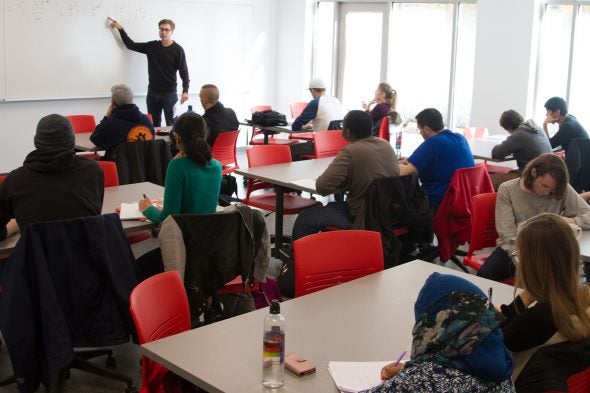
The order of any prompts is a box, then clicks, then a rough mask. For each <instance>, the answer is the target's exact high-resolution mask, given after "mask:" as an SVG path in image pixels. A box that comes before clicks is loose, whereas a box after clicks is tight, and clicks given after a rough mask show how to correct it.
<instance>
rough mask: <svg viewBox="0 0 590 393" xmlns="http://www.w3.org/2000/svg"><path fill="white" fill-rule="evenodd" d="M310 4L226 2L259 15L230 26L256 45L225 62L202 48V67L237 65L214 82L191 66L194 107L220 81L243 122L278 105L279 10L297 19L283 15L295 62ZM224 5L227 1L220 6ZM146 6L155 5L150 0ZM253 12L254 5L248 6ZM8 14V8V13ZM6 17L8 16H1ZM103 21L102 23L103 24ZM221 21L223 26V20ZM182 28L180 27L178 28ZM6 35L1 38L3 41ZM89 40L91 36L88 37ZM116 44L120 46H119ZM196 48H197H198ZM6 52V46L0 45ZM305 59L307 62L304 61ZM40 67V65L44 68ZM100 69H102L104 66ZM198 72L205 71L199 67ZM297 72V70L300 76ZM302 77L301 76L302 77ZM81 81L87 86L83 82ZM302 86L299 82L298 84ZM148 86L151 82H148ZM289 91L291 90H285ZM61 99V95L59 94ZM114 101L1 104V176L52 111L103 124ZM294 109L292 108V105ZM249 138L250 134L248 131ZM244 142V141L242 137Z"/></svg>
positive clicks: (141, 99)
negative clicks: (260, 107) (253, 110)
mask: <svg viewBox="0 0 590 393" xmlns="http://www.w3.org/2000/svg"><path fill="white" fill-rule="evenodd" d="M190 1H194V2H203V3H207V5H208V6H212V5H213V6H214V5H215V2H212V1H202V0H190ZM306 1H308V0H291V1H282V2H281V3H280V5H279V2H277V1H275V0H225V1H224V2H223V3H234V4H243V5H246V6H250V7H251V9H253V12H250V13H249V14H247V15H246V16H245V17H249V16H248V15H251V18H253V19H254V23H253V26H254V28H253V29H252V30H248V31H244V29H242V30H240V26H239V25H233V24H232V25H228V26H227V31H228V33H227V34H228V35H227V37H222V38H226V39H227V38H228V37H232V36H233V35H234V34H235V33H236V31H238V32H240V33H242V34H248V35H251V42H250V46H249V50H248V51H247V53H248V54H247V55H246V56H235V55H232V54H231V53H227V56H223V58H222V59H221V58H219V59H215V58H208V57H207V56H208V51H207V50H204V49H203V50H202V51H201V53H200V58H199V59H198V60H197V62H198V63H199V64H198V65H199V66H201V65H203V64H207V65H208V69H214V67H215V65H216V64H221V63H220V62H224V63H223V64H224V65H227V63H228V62H230V63H232V64H233V65H234V67H233V69H232V72H231V73H228V75H227V78H220V79H221V80H211V79H210V77H208V76H207V74H206V73H205V72H191V64H188V66H189V72H190V79H191V87H190V93H191V97H190V101H191V102H190V103H191V104H192V105H193V107H194V109H195V110H196V111H198V112H200V113H202V108H201V106H200V101H199V99H198V91H199V88H200V86H201V85H203V84H205V83H214V84H216V85H218V86H219V88H220V91H221V101H222V102H223V103H224V105H226V106H229V107H231V108H233V109H234V110H235V111H236V114H237V116H238V119H244V118H247V117H248V118H249V117H250V107H251V106H252V105H256V104H259V103H270V104H272V105H273V106H276V105H277V104H276V103H277V98H276V97H277V93H276V91H277V89H276V86H277V74H278V73H277V69H278V68H277V67H278V63H277V59H278V57H279V56H278V48H279V47H281V48H282V45H279V44H278V42H279V41H280V37H281V36H282V33H280V32H279V31H278V30H279V26H280V25H279V23H278V21H277V19H278V16H279V15H283V14H282V13H281V12H279V6H281V7H287V8H288V12H293V14H297V15H294V18H295V19H294V21H291V19H290V18H289V15H287V16H285V17H282V16H281V18H282V19H281V20H282V22H284V23H286V24H288V25H289V26H291V25H290V24H291V23H294V25H295V27H294V28H295V35H296V36H295V37H294V38H293V41H294V44H293V45H294V46H295V47H297V49H296V50H297V55H295V56H293V52H291V53H290V55H291V56H293V57H294V58H299V59H301V58H302V56H301V55H300V54H301V53H303V49H302V45H303V44H300V43H298V41H299V39H302V38H303V30H300V29H302V28H303V22H304V18H303V14H304V12H303V11H304V8H305V7H304V6H303V5H304V4H305V3H306ZM220 3H221V2H220ZM144 4H149V2H148V1H145V2H144ZM244 9H246V10H248V9H249V8H248V7H244ZM2 11H3V10H2ZM0 16H2V13H1V12H0ZM247 22H248V25H249V26H250V25H252V21H251V20H248V21H247ZM101 23H102V22H101ZM219 23H223V20H220V21H219ZM178 27H179V28H180V26H178ZM4 29H5V26H4V18H0V31H2V32H3V31H4ZM156 33H157V30H156V29H154V39H157V35H156ZM64 34H74V33H72V32H64ZM15 36H16V37H15V39H18V34H15ZM285 37H286V40H287V41H289V40H291V37H292V36H291V34H288V35H285ZM1 38H2V36H1V35H0V39H1ZM88 39H89V40H90V39H91V37H89V38H88ZM209 39H210V40H211V41H213V42H214V41H215V40H216V37H215V36H211V37H209ZM179 42H180V44H181V45H183V46H184V47H190V45H191V41H190V40H183V41H182V42H181V41H179ZM113 45H117V44H116V43H115V42H113ZM193 45H194V44H193ZM0 49H2V45H0ZM4 53H5V52H4V51H2V50H0V64H5V60H6V59H4ZM55 55H56V56H59V48H58V47H57V48H56V54H55ZM300 61H302V60H300ZM141 64H142V66H143V67H146V68H147V61H146V60H145V59H144V60H143V61H142V63H141ZM42 66H43V65H42V64H39V67H42ZM98 66H99V65H97V67H98ZM281 67H282V70H281V74H282V75H285V80H289V81H292V80H293V79H294V78H293V77H292V75H299V74H300V73H301V68H302V66H301V64H300V63H298V62H295V63H293V65H290V63H289V62H285V63H283V64H281ZM198 69H202V67H199V68H198ZM292 70H295V71H294V72H293V71H292ZM236 74H237V75H239V80H240V81H241V83H237V84H236V83H234V81H235V80H236V77H235V76H236ZM298 78H301V76H298ZM121 82H125V81H119V80H116V81H112V84H115V83H121ZM80 83H84V81H83V80H81V81H80ZM294 83H296V82H294ZM146 85H147V80H146ZM285 88H290V87H289V86H285ZM109 89H110V85H109V86H105V91H109ZM58 95H59V94H58ZM108 102H109V99H108V98H90V99H77V100H44V101H13V102H1V101H0V173H4V172H9V171H10V170H12V169H15V168H17V167H18V166H20V165H22V162H23V159H24V158H25V156H26V155H27V153H29V152H30V151H31V150H32V149H33V136H34V133H35V127H36V124H37V122H38V121H39V119H40V118H41V117H43V116H44V115H47V114H50V113H59V114H63V115H67V114H76V113H91V114H94V115H95V116H96V119H97V121H98V120H100V119H102V116H103V114H104V112H105V110H106V107H107V105H108ZM135 102H136V104H137V105H138V106H139V107H140V109H142V110H143V111H145V96H137V97H136V98H135ZM287 109H288V104H287ZM179 110H180V111H181V112H182V111H185V110H186V105H185V106H183V107H181V108H180V109H179ZM244 134H245V133H244ZM240 140H241V141H242V142H243V140H245V136H244V137H240Z"/></svg>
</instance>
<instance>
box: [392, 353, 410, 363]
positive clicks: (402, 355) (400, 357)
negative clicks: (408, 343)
mask: <svg viewBox="0 0 590 393" xmlns="http://www.w3.org/2000/svg"><path fill="white" fill-rule="evenodd" d="M406 353H408V351H403V352H402V353H401V355H399V357H398V358H397V360H396V361H395V363H394V364H393V365H394V366H397V365H399V363H400V362H401V361H402V359H403V358H404V356H406Z"/></svg>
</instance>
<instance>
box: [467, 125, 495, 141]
mask: <svg viewBox="0 0 590 393" xmlns="http://www.w3.org/2000/svg"><path fill="white" fill-rule="evenodd" d="M489 135H490V133H489V132H488V129H487V128H485V127H465V128H464V129H463V136H464V137H465V138H467V139H471V138H487V137H488V136H489Z"/></svg>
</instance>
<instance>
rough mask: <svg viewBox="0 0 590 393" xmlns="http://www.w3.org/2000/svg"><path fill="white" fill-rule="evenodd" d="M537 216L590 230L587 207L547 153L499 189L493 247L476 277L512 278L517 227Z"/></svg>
mask: <svg viewBox="0 0 590 393" xmlns="http://www.w3.org/2000/svg"><path fill="white" fill-rule="evenodd" d="M539 213H554V214H558V215H560V216H561V218H562V220H564V221H565V222H566V223H568V224H572V225H577V226H579V227H581V228H582V229H588V228H590V206H588V204H587V203H586V202H585V201H584V199H582V197H580V195H578V193H576V191H575V190H574V189H573V187H572V186H571V185H570V184H569V174H568V171H567V167H566V166H565V163H564V161H563V160H562V159H561V158H559V157H558V156H556V155H554V154H551V153H546V154H542V155H540V156H538V157H537V158H535V159H533V160H532V161H529V163H528V164H527V166H526V167H525V169H524V171H523V173H522V177H519V178H517V179H513V180H509V181H507V182H505V183H502V184H501V185H500V187H499V189H498V196H497V199H496V231H497V232H498V240H497V241H496V245H497V247H496V249H495V250H494V251H493V252H492V254H491V255H490V256H489V257H488V259H487V260H486V262H485V263H484V264H483V266H482V267H481V269H480V270H479V272H478V276H481V277H485V278H489V279H492V280H496V281H502V280H505V279H507V278H509V277H513V276H514V273H515V271H516V267H515V264H514V261H513V258H512V257H511V254H512V253H513V252H514V251H515V246H514V242H515V239H516V235H517V232H518V228H519V225H520V224H522V223H523V222H524V221H526V220H528V219H529V218H531V217H534V216H536V215H537V214H539ZM553 246H554V247H556V248H559V247H560V245H559V244H554V245H553Z"/></svg>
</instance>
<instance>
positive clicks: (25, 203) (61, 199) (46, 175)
mask: <svg viewBox="0 0 590 393" xmlns="http://www.w3.org/2000/svg"><path fill="white" fill-rule="evenodd" d="M103 195H104V174H103V172H102V169H100V167H99V166H98V165H97V164H96V162H95V161H93V160H89V159H87V158H82V157H78V156H76V154H75V153H74V151H73V150H67V151H64V150H34V151H32V152H31V153H29V155H28V156H27V157H26V158H25V162H24V163H23V166H22V167H20V168H18V169H15V170H14V171H12V172H10V174H9V175H8V176H7V177H6V179H5V180H4V182H3V183H2V184H0V226H2V227H3V226H5V225H6V223H7V222H8V221H9V220H10V219H11V218H16V222H17V223H18V225H19V227H20V229H21V231H22V230H24V229H25V227H26V226H27V225H28V224H29V223H31V222H37V221H49V220H61V219H66V218H72V217H84V216H94V215H99V214H101V210H102V199H103Z"/></svg>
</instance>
